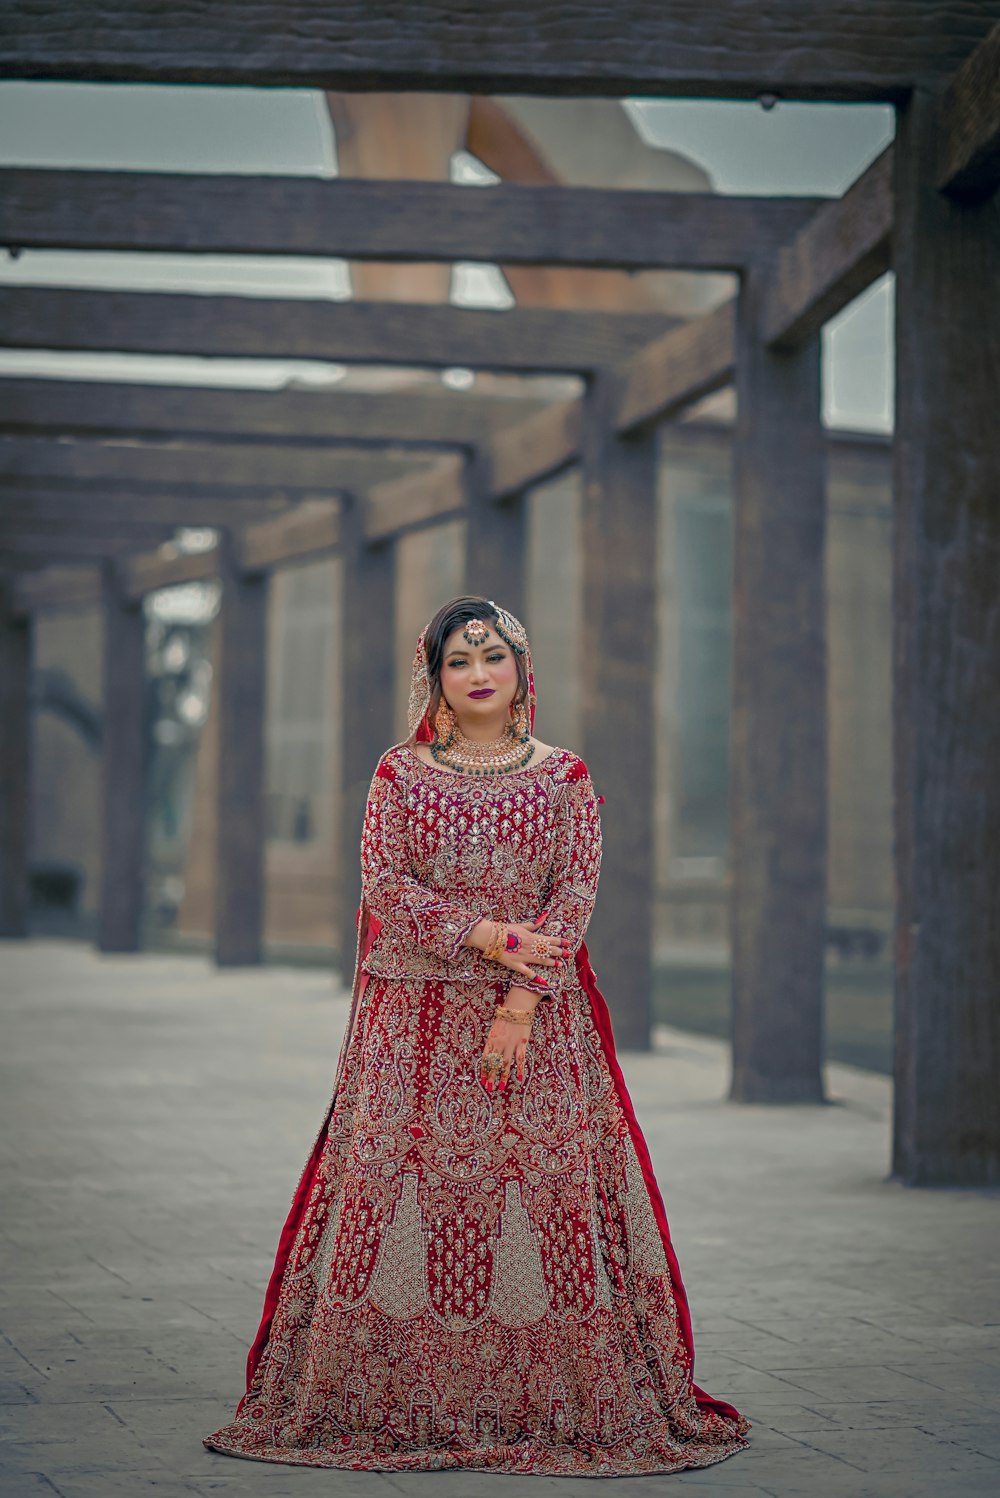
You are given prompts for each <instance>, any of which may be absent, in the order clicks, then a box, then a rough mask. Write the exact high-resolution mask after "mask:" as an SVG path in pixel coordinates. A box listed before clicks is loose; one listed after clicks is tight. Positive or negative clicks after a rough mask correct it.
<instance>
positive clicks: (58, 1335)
mask: <svg viewBox="0 0 1000 1498" xmlns="http://www.w3.org/2000/svg"><path fill="white" fill-rule="evenodd" d="M0 989H2V994H3V1021H2V1022H3V1035H2V1052H0V1056H2V1061H0V1130H2V1132H0V1159H2V1165H3V1183H2V1197H0V1208H2V1218H0V1249H2V1253H3V1273H2V1278H0V1329H2V1341H0V1356H2V1360H3V1361H2V1366H0V1421H2V1440H0V1493H2V1494H3V1495H4V1498H7V1495H10V1498H36V1495H37V1498H42V1495H44V1498H51V1495H53V1494H59V1495H62V1498H117V1495H125V1498H139V1495H144V1494H156V1495H157V1498H174V1495H189V1494H201V1495H207V1494H223V1495H233V1498H244V1495H248V1498H258V1495H259V1498H286V1495H293V1494H294V1495H302V1494H305V1495H309V1494H320V1493H323V1494H327V1493H333V1494H337V1495H347V1498H353V1495H355V1494H364V1495H371V1498H388V1495H390V1494H399V1493H403V1494H422V1495H424V1494H427V1495H429V1494H430V1493H431V1492H434V1493H437V1491H438V1489H439V1488H440V1489H441V1490H442V1491H445V1492H447V1493H449V1494H454V1498H481V1495H484V1494H490V1495H496V1498H504V1495H510V1494H513V1493H520V1492H521V1491H522V1490H528V1491H530V1492H531V1493H538V1494H541V1493H542V1492H553V1493H556V1494H558V1495H560V1498H562V1495H565V1498H571V1495H573V1494H580V1495H583V1494H586V1495H588V1498H589V1495H592V1494H593V1493H594V1492H595V1491H596V1488H597V1486H599V1480H595V1479H590V1480H582V1481H580V1480H572V1479H565V1478H564V1479H548V1478H538V1479H533V1480H524V1479H517V1478H504V1477H501V1476H486V1475H471V1476H469V1475H466V1474H461V1473H446V1474H420V1475H417V1476H410V1477H389V1476H386V1475H383V1474H379V1473H356V1474H355V1473H340V1472H334V1471H330V1470H326V1471H313V1470H309V1469H304V1468H294V1467H287V1468H286V1467H279V1466H272V1465H263V1464H259V1463H254V1462H247V1461H240V1460H236V1459H234V1458H231V1457H226V1456H223V1455H221V1454H219V1453H215V1452H210V1451H207V1450H206V1449H205V1448H204V1447H203V1446H202V1445H201V1437H202V1435H203V1434H206V1433H207V1432H209V1431H210V1430H213V1429H214V1428H215V1427H216V1426H218V1425H220V1424H221V1423H222V1422H223V1421H224V1420H226V1419H227V1418H229V1416H230V1414H231V1412H232V1409H233V1407H234V1405H235V1403H236V1400H237V1399H238V1397H239V1395H240V1393H241V1392H242V1376H243V1365H244V1360H245V1356H246V1351H247V1346H248V1344H249V1342H250V1340H251V1339H252V1337H253V1334H254V1332H255V1330H256V1326H257V1319H258V1316H259V1313H260V1305H261V1298H262V1294H263V1287H264V1284H265V1281H266V1278H267V1275H268V1273H269V1271H270V1267H271V1262H272V1258H273V1254H274V1249H275V1246H276V1242H277V1234H278V1229H279V1227H280V1224H281V1222H282V1221H283V1219H284V1216H285V1213H286V1211H287V1209H288V1205H289V1202H290V1200H291V1196H292V1193H293V1191H294V1188H295V1184H296V1182H297V1180H298V1177H299V1173H300V1172H301V1169H302V1166H303V1164H304V1162H305V1157H306V1155H307V1153H308V1151H309V1148H310V1146H311V1144H312V1141H313V1139H314V1137H315V1133H316V1130H317V1128H318V1127H319V1123H320V1120H321V1118H322V1114H323V1111H324V1109H325V1106H326V1102H327V1099H328V1097H329V1090H330V1086H331V1084H332V1072H333V1065H334V1062H335V1059H336V1052H337V1046H338V1043H339V1035H340V1030H341V1027H342V1025H343V1023H344V1019H345V1016H346V1005H345V1003H344V1001H343V1000H342V999H340V998H337V997H335V996H333V995H332V994H331V991H330V988H329V984H328V982H327V980H326V978H325V977H324V975H323V974H322V973H319V972H316V971H308V970H303V969H298V970H286V969H276V968H271V969H267V970H263V971H259V970H258V971H246V970H244V971H229V972H225V973H216V972H214V971H213V970H212V968H211V967H210V965H209V964H208V963H207V962H206V961H204V960H203V959H201V958H198V957H181V956H156V955H153V956H147V957H104V958H101V957H99V956H97V955H95V954H94V953H93V952H91V951H90V950H89V949H87V948H86V947H83V946H78V945H75V944H71V943H58V942H42V941H32V942H28V943H12V942H7V943H0ZM659 1042H660V1043H659V1049H658V1052H657V1053H656V1054H654V1055H651V1056H626V1057H624V1058H623V1059H624V1064H625V1071H626V1075H627V1077H628V1081H629V1085H630V1088H631V1090H632V1093H633V1098H634V1100H635V1104H636V1108H637V1111H638V1114H639V1117H640V1120H641V1122H642V1123H643V1126H644V1128H645V1130H646V1133H647V1137H648V1139H649V1142H650V1147H651V1150H652V1154H653V1159H654V1163H655V1165H656V1168H657V1173H658V1177H659V1180H660V1183H661V1186H662V1189H663V1193H664V1198H665V1201H666V1206H667V1212H668V1216H669V1218H670V1222H671V1230H672V1234H673V1238H674V1242H675V1246H676V1248H677V1252H678V1256H679V1259H680V1263H681V1268H682V1270H683V1272H684V1277H685V1281H686V1283H687V1288H688V1292H689V1296H690V1300H691V1305H692V1310H693V1314H694V1331H695V1345H696V1351H697V1359H696V1369H695V1373H696V1377H697V1379H698V1382H699V1383H700V1384H702V1385H703V1386H704V1387H706V1388H708V1389H709V1390H710V1391H711V1392H712V1393H714V1394H717V1395H720V1396H722V1397H725V1398H729V1399H731V1400H732V1401H733V1402H734V1403H736V1404H737V1405H738V1406H739V1407H740V1408H741V1409H742V1410H744V1411H745V1412H746V1414H747V1415H748V1417H749V1418H750V1419H751V1420H752V1421H753V1422H754V1430H753V1432H752V1440H753V1445H752V1448H751V1449H750V1450H749V1451H747V1452H743V1453H740V1454H739V1455H737V1456H735V1457H733V1458H731V1459H730V1460H729V1461H727V1462H725V1463H722V1464H721V1465H719V1466H717V1467H713V1468H709V1469H706V1470H705V1471H702V1472H682V1473H678V1474H676V1475H673V1476H670V1477H657V1478H641V1479H640V1478H632V1479H625V1485H624V1486H623V1488H622V1491H623V1492H626V1493H629V1494H631V1493H635V1494H636V1495H637V1498H638V1495H639V1494H647V1493H650V1494H651V1493H653V1492H656V1493H660V1492H662V1490H663V1488H664V1485H667V1486H668V1488H669V1491H671V1492H673V1491H675V1490H676V1491H677V1492H678V1493H679V1492H681V1491H686V1490H688V1489H691V1490H694V1489H698V1490H701V1491H702V1492H708V1493H717V1494H718V1495H719V1498H751V1495H754V1498H756V1495H760V1494H772V1495H775V1498H876V1495H877V1498H889V1495H894V1498H895V1495H899V1498H929V1495H931V1494H933V1495H935V1498H980V1495H982V1498H986V1495H987V1494H988V1495H991V1498H996V1495H997V1494H1000V1275H998V1273H997V1270H998V1260H1000V1199H998V1194H997V1193H989V1192H972V1191H919V1192H918V1191H908V1190H905V1189H903V1188H902V1187H899V1186H897V1185H894V1184H891V1183H889V1182H888V1181H887V1180H886V1175H887V1170H888V1106H889V1089H888V1085H887V1083H886V1082H885V1081H884V1080H883V1079H882V1078H879V1077H876V1076H874V1075H869V1074H865V1073H861V1072H856V1071H851V1070H849V1069H846V1068H839V1067H834V1068H831V1069H830V1072H829V1078H828V1080H829V1088H830V1093H831V1096H832V1097H833V1098H834V1099H835V1100H836V1104H835V1105H834V1106H829V1107H823V1108H807V1107H794V1108H780V1109H768V1108H762V1107H739V1106H737V1105H734V1104H730V1103H727V1102H725V1101H723V1094H724V1091H725V1084H726V1057H725V1051H724V1048H723V1047H722V1046H721V1045H719V1044H717V1043H716V1042H714V1041H711V1040H705V1039H701V1038H697V1037H693V1036H690V1035H687V1034H682V1033H680V1032H677V1031H664V1032H662V1033H661V1035H660V1037H659ZM616 1491H617V1489H616Z"/></svg>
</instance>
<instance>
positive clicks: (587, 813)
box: [511, 759, 601, 998]
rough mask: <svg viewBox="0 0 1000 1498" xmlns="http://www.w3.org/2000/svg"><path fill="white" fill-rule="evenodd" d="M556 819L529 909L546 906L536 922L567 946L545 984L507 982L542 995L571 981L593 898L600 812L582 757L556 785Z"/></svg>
mask: <svg viewBox="0 0 1000 1498" xmlns="http://www.w3.org/2000/svg"><path fill="white" fill-rule="evenodd" d="M560 801H561V804H560V808H559V821H558V824H557V831H556V840H555V850H554V855H553V860H552V872H551V874H550V875H549V879H548V882H547V885H546V889H545V892H544V895H543V903H542V905H541V906H540V907H539V910H538V911H537V912H535V914H536V915H540V914H541V913H542V911H543V910H544V911H547V912H548V914H547V917H546V919H545V920H544V921H543V923H542V928H541V929H542V931H543V932H544V933H545V935H546V936H565V937H567V938H568V940H569V942H570V952H569V954H568V959H567V962H566V964H565V966H564V967H563V968H562V970H561V972H560V970H559V969H558V968H546V969H545V975H546V977H547V978H548V979H549V983H548V986H547V987H546V985H545V984H542V983H535V982H533V981H532V980H531V979H529V978H524V979H523V980H522V979H520V978H517V977H514V978H513V979H512V983H511V986H512V987H513V986H515V985H516V986H517V987H518V988H526V989H529V990H530V991H531V992H532V993H537V994H540V995H541V996H542V997H543V998H553V997H555V995H556V994H557V993H558V992H559V990H560V989H561V988H563V987H568V986H570V985H571V984H572V983H574V982H575V977H574V963H575V959H576V953H577V950H578V948H579V946H580V943H581V942H582V941H583V938H584V935H585V934H586V930H587V927H588V925H589V924H590V917H591V915H592V914H593V910H594V903H595V901H596V899H597V882H598V878H599V876H600V871H601V815H600V812H599V810H598V798H597V795H596V794H595V792H594V787H593V783H592V782H591V779H590V774H589V772H588V770H587V767H586V765H585V764H584V762H583V760H582V759H577V760H576V761H575V762H574V764H573V765H572V766H571V768H570V772H569V776H568V778H567V779H566V780H565V781H563V783H562V784H561V786H560Z"/></svg>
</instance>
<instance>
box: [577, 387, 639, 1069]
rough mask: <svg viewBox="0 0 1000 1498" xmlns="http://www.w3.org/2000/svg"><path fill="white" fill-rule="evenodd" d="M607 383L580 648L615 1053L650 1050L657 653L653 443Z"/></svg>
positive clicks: (585, 518) (599, 405)
mask: <svg viewBox="0 0 1000 1498" xmlns="http://www.w3.org/2000/svg"><path fill="white" fill-rule="evenodd" d="M614 396H615V387H614V382H613V379H612V377H611V376H610V375H608V374H605V373H599V374H597V375H595V376H594V377H593V378H592V379H591V381H590V383H589V386H588V392H587V397H586V403H587V411H586V416H585V421H584V433H585V436H584V444H583V453H582V459H583V485H582V488H583V503H582V526H581V531H582V537H583V557H582V569H581V570H582V578H581V586H582V589H583V631H582V639H581V642H580V668H581V685H582V692H581V721H582V730H583V746H582V753H583V757H584V759H585V760H586V762H587V766H588V769H589V770H590V774H591V778H592V780H593V782H594V786H595V788H596V790H597V792H598V794H599V795H602V796H603V797H604V799H605V805H604V807H603V808H602V811H603V817H602V826H603V834H604V854H603V860H602V868H601V882H600V891H599V894H598V897H597V906H596V909H595V911H594V915H593V919H592V921H591V925H590V930H589V932H588V936H587V946H588V949H589V950H590V953H591V956H592V958H593V962H594V968H595V971H596V973H597V976H598V981H599V983H600V985H601V988H602V991H603V993H604V995H605V997H606V998H607V1001H608V1006H609V1008H610V1010H611V1015H612V1020H613V1024H614V1030H615V1038H616V1042H617V1044H618V1045H619V1046H620V1047H622V1048H624V1049H630V1050H646V1049H648V1048H649V1044H650V1024H651V1001H652V942H653V898H654V870H653V824H654V818H653V798H654V795H655V777H654V756H653V742H654V738H653V736H654V726H655V695H656V694H655V669H654V668H655V646H656V628H655V622H656V620H655V615H656V509H657V506H656V470H657V443H656V435H655V432H652V431H649V432H643V433H641V434H636V435H634V436H628V437H622V436H618V435H616V433H615V432H614V430H613V427H612V423H611V419H610V412H611V410H612V409H613V404H614Z"/></svg>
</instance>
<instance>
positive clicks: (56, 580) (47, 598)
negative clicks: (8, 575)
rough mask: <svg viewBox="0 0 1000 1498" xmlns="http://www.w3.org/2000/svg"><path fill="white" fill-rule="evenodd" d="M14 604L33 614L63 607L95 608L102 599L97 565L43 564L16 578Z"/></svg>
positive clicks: (18, 610) (25, 612) (16, 609)
mask: <svg viewBox="0 0 1000 1498" xmlns="http://www.w3.org/2000/svg"><path fill="white" fill-rule="evenodd" d="M12 591H13V608H14V610H15V612H16V613H19V614H22V615H31V614H36V613H39V614H40V613H46V612H49V611H55V610H61V609H69V610H73V609H89V608H95V607H96V606H97V605H98V604H99V603H100V601H101V579H100V574H99V572H98V570H97V568H96V567H89V568H88V567H44V568H41V569H40V570H38V571H37V572H33V573H27V574H23V575H21V576H19V577H16V578H15V579H14V582H13V590H12Z"/></svg>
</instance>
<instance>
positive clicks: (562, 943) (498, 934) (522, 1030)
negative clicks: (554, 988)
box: [465, 911, 571, 1092]
mask: <svg viewBox="0 0 1000 1498" xmlns="http://www.w3.org/2000/svg"><path fill="white" fill-rule="evenodd" d="M546 914H547V912H544V911H543V913H542V914H541V915H540V916H539V917H538V919H537V920H534V921H518V922H515V923H512V924H506V923H505V922H503V921H480V922H479V923H478V925H476V926H474V927H473V928H472V930H471V931H470V932H469V934H468V936H467V937H466V939H465V940H466V945H467V946H471V947H477V948H478V949H479V950H480V951H481V952H482V953H483V955H484V956H485V957H489V958H491V959H492V960H493V961H495V962H497V963H499V964H500V965H501V966H503V967H506V968H509V969H510V971H511V972H514V973H523V974H524V975H525V976H526V977H527V978H530V979H531V980H532V982H534V983H539V982H540V983H543V984H545V985H547V984H548V979H547V978H545V977H543V976H542V974H541V973H537V972H534V971H533V968H535V967H561V966H562V964H563V963H564V962H566V961H567V960H568V958H569V954H570V950H571V943H570V942H569V941H568V940H567V939H566V938H565V937H560V936H545V935H542V934H539V927H540V926H541V925H542V922H543V921H544V920H545V917H546ZM529 963H530V964H531V965H532V966H529ZM537 1003H538V994H537V993H535V992H533V991H532V990H531V989H525V988H522V987H520V985H518V984H513V985H512V986H511V988H510V989H509V990H508V994H507V1005H505V1006H503V1007H504V1008H506V1007H507V1006H508V1005H509V1006H510V1007H511V1008H512V1009H516V1010H517V1011H520V1012H524V1013H526V1015H527V1018H526V1019H525V1020H524V1021H523V1022H522V1021H515V1020H511V1019H508V1018H506V1017H505V1016H504V1014H503V1013H502V1012H501V1010H500V1009H498V1010H497V1013H496V1016H495V1018H494V1020H493V1024H492V1026H491V1027H490V1033H489V1035H488V1036H487V1037H486V1044H485V1045H484V1047H483V1054H482V1058H481V1061H480V1080H481V1081H482V1082H483V1084H484V1086H485V1087H486V1090H487V1092H492V1091H493V1088H494V1086H496V1087H497V1088H498V1090H499V1091H500V1092H502V1091H503V1089H504V1088H505V1087H506V1085H507V1081H508V1078H509V1076H510V1072H511V1067H512V1066H513V1065H514V1063H515V1062H516V1064H517V1079H518V1081H519V1082H523V1081H524V1060H525V1054H526V1052H527V1048H528V1035H529V1034H530V1031H531V1015H532V1014H533V1013H534V1010H535V1006H536V1004H537Z"/></svg>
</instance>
